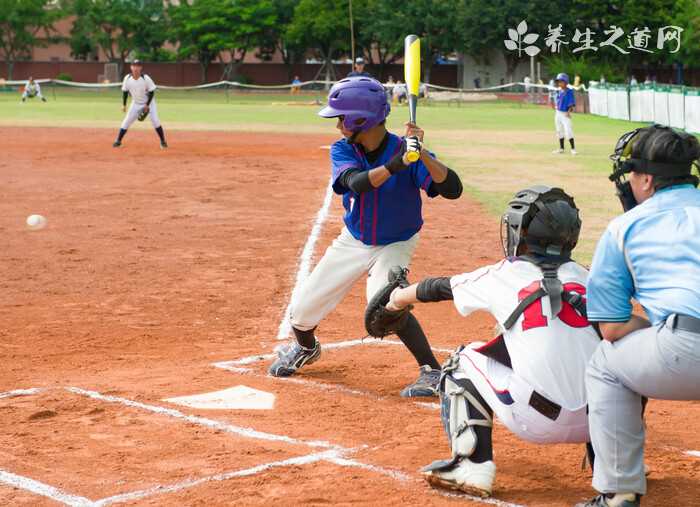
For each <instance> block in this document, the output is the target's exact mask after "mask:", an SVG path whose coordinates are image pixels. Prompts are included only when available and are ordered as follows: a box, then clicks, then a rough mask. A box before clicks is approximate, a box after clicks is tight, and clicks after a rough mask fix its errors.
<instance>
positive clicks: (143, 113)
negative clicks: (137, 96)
mask: <svg viewBox="0 0 700 507" xmlns="http://www.w3.org/2000/svg"><path fill="white" fill-rule="evenodd" d="M149 112H150V109H146V108H145V107H144V108H143V109H141V111H139V116H138V118H139V121H143V120H145V119H146V117H147V116H148V113H149Z"/></svg>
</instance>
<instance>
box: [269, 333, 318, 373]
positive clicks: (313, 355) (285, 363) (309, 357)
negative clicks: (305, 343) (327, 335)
mask: <svg viewBox="0 0 700 507" xmlns="http://www.w3.org/2000/svg"><path fill="white" fill-rule="evenodd" d="M277 356H278V357H277V359H275V362H274V363H272V364H271V365H270V369H269V370H268V372H269V373H270V375H272V376H273V377H290V376H292V375H294V372H296V371H297V370H298V369H299V368H301V367H302V366H304V365H305V364H311V363H314V362H316V360H318V358H319V357H320V356H321V344H320V343H319V341H318V340H315V343H314V348H312V349H307V348H305V347H302V346H301V345H299V344H298V343H297V342H296V341H293V342H291V343H289V344H287V345H286V346H284V347H282V348H281V349H280V350H279V351H278V352H277Z"/></svg>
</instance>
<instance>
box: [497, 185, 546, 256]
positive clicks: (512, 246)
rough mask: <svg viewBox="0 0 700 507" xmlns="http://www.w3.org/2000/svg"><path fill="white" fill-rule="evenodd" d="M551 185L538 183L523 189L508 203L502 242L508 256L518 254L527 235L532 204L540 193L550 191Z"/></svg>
mask: <svg viewBox="0 0 700 507" xmlns="http://www.w3.org/2000/svg"><path fill="white" fill-rule="evenodd" d="M549 190H550V187H546V186H544V185H536V186H534V187H531V188H527V189H525V190H521V191H520V192H518V193H517V194H515V197H513V199H511V201H510V202H509V203H508V208H506V212H505V213H504V214H503V216H502V217H501V244H502V245H503V253H504V255H505V256H506V257H515V256H517V255H518V247H519V246H520V244H521V243H522V242H523V239H524V237H525V234H524V228H525V223H524V222H525V221H526V220H525V217H526V215H527V214H528V213H529V212H530V207H531V206H532V204H533V203H534V202H535V201H536V200H537V199H538V198H539V197H540V195H542V194H544V193H546V192H548V191H549Z"/></svg>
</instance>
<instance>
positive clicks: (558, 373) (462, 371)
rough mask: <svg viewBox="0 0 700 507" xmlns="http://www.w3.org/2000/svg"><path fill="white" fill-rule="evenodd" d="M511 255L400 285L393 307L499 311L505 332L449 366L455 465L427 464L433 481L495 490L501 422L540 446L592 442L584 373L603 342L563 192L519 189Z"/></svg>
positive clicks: (446, 396)
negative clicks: (494, 436) (591, 313)
mask: <svg viewBox="0 0 700 507" xmlns="http://www.w3.org/2000/svg"><path fill="white" fill-rule="evenodd" d="M503 226H504V227H507V244H505V245H504V250H505V254H506V256H507V257H506V258H505V259H504V260H502V261H501V262H499V263H497V264H494V265H492V266H486V267H483V268H480V269H477V270H476V271H474V272H471V273H465V274H461V275H456V276H453V277H451V278H449V277H443V278H428V279H425V280H423V281H422V282H420V283H419V284H414V285H411V286H409V287H407V288H404V289H401V288H397V289H395V290H394V291H393V292H392V294H391V299H390V301H389V304H387V309H389V310H399V309H401V308H405V307H406V306H408V305H410V304H415V303H417V302H435V301H443V300H454V305H455V306H456V308H457V310H458V311H459V313H460V314H462V315H463V316H465V317H466V316H468V315H469V314H471V313H472V312H475V311H477V310H485V311H488V312H489V313H491V314H492V315H493V316H494V317H495V319H496V320H497V322H498V326H499V328H500V332H501V334H500V335H499V336H498V337H497V338H495V339H493V340H491V341H490V342H488V343H472V344H470V345H469V346H466V347H460V348H459V349H457V352H456V353H455V354H454V355H453V356H452V357H451V358H450V359H449V360H448V361H447V362H446V363H445V364H444V365H443V367H442V377H441V381H440V398H441V405H442V414H441V415H442V420H443V424H444V426H445V430H446V433H447V436H448V439H449V441H450V445H451V448H452V457H451V458H450V459H449V460H444V461H436V462H434V463H432V464H431V465H429V466H427V467H425V468H424V469H423V471H424V472H425V474H426V479H427V480H428V482H430V483H431V484H432V485H435V486H440V487H445V488H449V489H458V490H462V491H465V492H467V493H471V494H476V495H480V496H488V495H490V494H491V490H492V485H493V480H494V477H495V474H496V465H495V464H494V462H493V449H492V441H491V430H492V424H493V423H492V418H493V414H494V413H495V414H496V416H497V417H498V419H499V420H500V421H501V422H502V423H503V424H504V425H505V426H506V427H507V428H508V429H509V430H510V431H512V432H513V433H515V434H516V435H518V436H519V437H520V438H522V439H523V440H527V441H529V442H534V443H538V444H547V443H557V442H580V443H586V442H588V441H589V433H588V420H587V413H586V391H585V372H586V365H587V363H588V360H589V358H590V357H591V355H592V354H593V351H594V350H595V348H596V346H597V345H598V344H599V343H600V338H599V337H598V335H597V334H596V331H595V330H594V329H593V328H592V327H591V326H590V325H589V323H588V320H587V318H586V311H585V294H586V286H585V284H586V277H587V276H588V272H587V271H586V269H585V268H583V267H582V266H580V265H579V264H577V263H576V262H574V261H572V260H571V251H572V249H573V248H574V247H575V246H576V243H577V241H578V235H579V231H580V228H581V221H580V219H579V214H578V209H577V208H576V205H575V203H574V200H573V199H572V198H571V197H570V196H568V195H567V194H566V193H564V191H563V190H561V189H558V188H550V187H545V186H534V187H531V188H528V189H525V190H522V191H520V192H518V193H517V194H516V196H515V198H514V199H513V200H511V202H510V203H509V205H508V209H507V211H506V213H505V214H504V216H503Z"/></svg>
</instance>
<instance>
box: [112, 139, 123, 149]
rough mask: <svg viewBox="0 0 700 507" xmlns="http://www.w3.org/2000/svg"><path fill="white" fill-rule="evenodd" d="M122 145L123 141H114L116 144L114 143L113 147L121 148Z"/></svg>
mask: <svg viewBox="0 0 700 507" xmlns="http://www.w3.org/2000/svg"><path fill="white" fill-rule="evenodd" d="M121 145H122V143H121V141H114V144H112V148H119V147H120V146H121Z"/></svg>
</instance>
